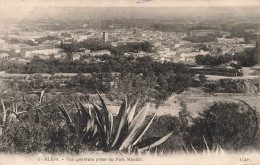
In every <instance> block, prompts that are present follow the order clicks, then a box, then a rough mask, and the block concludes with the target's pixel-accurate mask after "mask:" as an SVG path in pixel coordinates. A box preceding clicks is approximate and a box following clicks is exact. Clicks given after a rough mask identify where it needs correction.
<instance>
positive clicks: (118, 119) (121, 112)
mask: <svg viewBox="0 0 260 165" xmlns="http://www.w3.org/2000/svg"><path fill="white" fill-rule="evenodd" d="M126 108H127V99H126V98H124V100H123V103H122V104H121V106H120V108H119V112H118V114H117V116H116V122H115V127H114V128H115V131H116V132H115V134H114V136H113V137H112V139H114V140H113V142H112V145H111V146H112V147H113V146H114V145H115V144H116V142H117V139H118V137H119V134H120V131H121V129H122V128H119V127H120V122H121V120H122V118H123V115H124V114H125V111H126ZM125 120H126V119H125ZM121 127H122V126H121Z"/></svg>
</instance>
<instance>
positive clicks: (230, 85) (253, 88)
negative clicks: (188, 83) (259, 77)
mask: <svg viewBox="0 0 260 165" xmlns="http://www.w3.org/2000/svg"><path fill="white" fill-rule="evenodd" d="M259 89H260V85H259V82H258V81H254V80H232V79H220V80H218V81H210V82H206V83H205V84H204V90H205V91H206V92H208V93H257V92H258V91H259Z"/></svg>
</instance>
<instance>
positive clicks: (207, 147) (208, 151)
mask: <svg viewBox="0 0 260 165" xmlns="http://www.w3.org/2000/svg"><path fill="white" fill-rule="evenodd" d="M203 141H204V144H205V146H206V149H207V153H208V154H210V150H209V146H208V143H207V141H206V139H205V137H204V135H203Z"/></svg>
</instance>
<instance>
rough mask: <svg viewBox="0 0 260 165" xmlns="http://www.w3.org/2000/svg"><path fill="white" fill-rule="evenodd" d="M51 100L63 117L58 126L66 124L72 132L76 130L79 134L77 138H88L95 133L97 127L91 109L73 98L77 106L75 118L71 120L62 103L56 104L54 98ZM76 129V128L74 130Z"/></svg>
mask: <svg viewBox="0 0 260 165" xmlns="http://www.w3.org/2000/svg"><path fill="white" fill-rule="evenodd" d="M53 102H54V103H55V104H56V105H57V107H58V109H59V110H60V112H61V115H60V117H61V118H63V120H64V121H63V122H61V123H60V126H61V127H62V128H63V127H64V125H65V124H67V125H68V126H69V128H70V130H71V131H72V132H75V131H77V132H78V133H79V134H80V137H79V140H82V138H83V137H87V139H88V140H91V139H93V138H94V137H95V136H96V135H97V133H98V128H97V124H95V118H94V117H93V116H92V111H91V109H90V107H89V108H88V109H87V108H85V107H84V106H83V104H82V103H81V102H80V101H79V103H78V104H79V105H78V104H77V102H76V101H75V100H74V103H75V105H76V108H77V112H76V114H77V120H76V121H74V120H72V117H71V115H70V114H69V112H68V110H67V109H66V108H65V107H64V105H61V106H60V105H58V104H57V103H56V102H55V101H54V100H53ZM76 129H77V130H76Z"/></svg>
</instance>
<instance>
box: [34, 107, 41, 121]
mask: <svg viewBox="0 0 260 165" xmlns="http://www.w3.org/2000/svg"><path fill="white" fill-rule="evenodd" d="M35 123H40V116H39V111H38V109H36V114H35Z"/></svg>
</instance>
